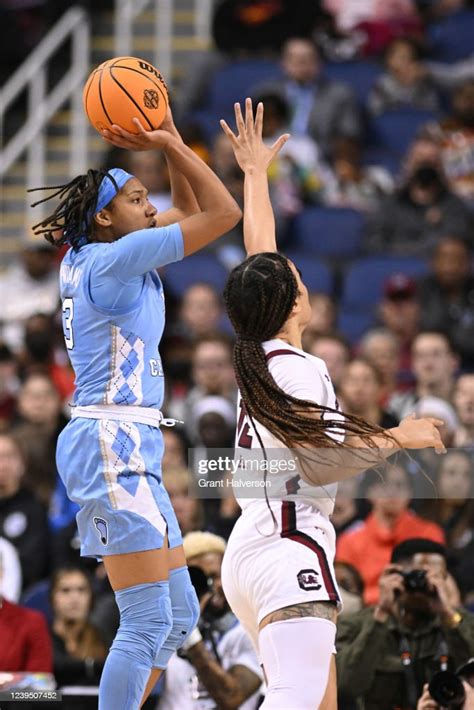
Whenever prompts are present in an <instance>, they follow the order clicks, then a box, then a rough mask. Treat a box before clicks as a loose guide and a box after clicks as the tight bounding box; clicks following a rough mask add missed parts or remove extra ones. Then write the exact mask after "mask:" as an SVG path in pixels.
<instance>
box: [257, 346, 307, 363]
mask: <svg viewBox="0 0 474 710" xmlns="http://www.w3.org/2000/svg"><path fill="white" fill-rule="evenodd" d="M277 355H297V356H298V357H304V355H302V354H301V353H295V351H294V350H289V349H288V348H279V349H278V350H270V352H269V353H267V354H266V355H265V360H266V361H267V362H268V361H269V360H270V358H272V357H276V356H277Z"/></svg>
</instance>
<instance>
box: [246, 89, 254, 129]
mask: <svg viewBox="0 0 474 710" xmlns="http://www.w3.org/2000/svg"><path fill="white" fill-rule="evenodd" d="M245 129H246V131H247V134H248V135H249V136H251V135H252V133H253V107H252V99H249V98H247V99H245Z"/></svg>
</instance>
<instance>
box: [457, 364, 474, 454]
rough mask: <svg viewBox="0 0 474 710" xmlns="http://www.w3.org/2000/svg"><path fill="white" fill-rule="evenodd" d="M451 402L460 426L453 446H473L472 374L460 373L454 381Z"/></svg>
mask: <svg viewBox="0 0 474 710" xmlns="http://www.w3.org/2000/svg"><path fill="white" fill-rule="evenodd" d="M453 404H454V406H455V408H456V414H457V416H458V419H459V423H460V426H459V428H458V429H457V431H456V434H455V436H454V446H463V447H469V448H470V449H472V448H474V374H465V375H461V376H460V377H459V379H458V380H457V382H456V387H455V390H454V395H453Z"/></svg>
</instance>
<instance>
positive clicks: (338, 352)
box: [303, 333, 351, 392]
mask: <svg viewBox="0 0 474 710" xmlns="http://www.w3.org/2000/svg"><path fill="white" fill-rule="evenodd" d="M303 337H304V338H305V337H306V336H305V334H303ZM305 350H306V351H307V352H309V353H310V354H311V355H315V356H316V357H320V358H321V360H324V362H325V364H326V367H327V369H328V373H329V377H330V378H331V382H332V383H333V385H334V389H335V390H336V392H337V391H338V390H339V385H340V382H341V377H342V373H343V372H344V368H345V367H346V365H347V363H348V362H349V360H350V358H351V349H350V346H349V343H348V342H347V340H346V339H345V338H344V337H343V336H342V335H339V334H337V333H332V334H326V335H317V336H312V337H310V338H308V339H307V340H306V344H305Z"/></svg>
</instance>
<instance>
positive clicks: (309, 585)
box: [296, 569, 321, 592]
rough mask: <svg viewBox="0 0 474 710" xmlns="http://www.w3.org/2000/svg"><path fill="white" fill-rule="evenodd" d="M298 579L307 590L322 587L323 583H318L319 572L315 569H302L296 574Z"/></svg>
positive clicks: (300, 584) (302, 587)
mask: <svg viewBox="0 0 474 710" xmlns="http://www.w3.org/2000/svg"><path fill="white" fill-rule="evenodd" d="M296 579H297V580H298V584H299V586H300V587H301V589H304V590H305V592H309V591H310V590H316V591H317V590H318V589H321V585H320V584H319V583H318V573H317V572H316V570H314V569H302V570H300V571H299V572H298V574H297V575H296Z"/></svg>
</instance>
